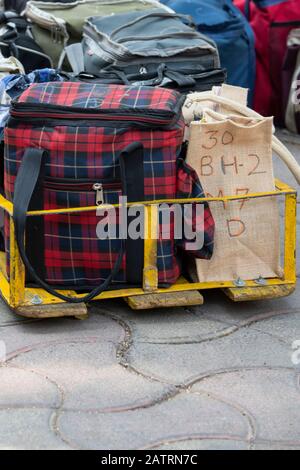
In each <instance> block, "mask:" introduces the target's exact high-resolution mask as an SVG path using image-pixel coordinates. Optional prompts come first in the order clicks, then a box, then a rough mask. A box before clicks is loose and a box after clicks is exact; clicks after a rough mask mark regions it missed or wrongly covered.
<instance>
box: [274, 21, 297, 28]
mask: <svg viewBox="0 0 300 470" xmlns="http://www.w3.org/2000/svg"><path fill="white" fill-rule="evenodd" d="M270 26H271V28H284V27H288V26H300V20H295V21H282V22H281V21H274V22H273V23H271V25H270Z"/></svg>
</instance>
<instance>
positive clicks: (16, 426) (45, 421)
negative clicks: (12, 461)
mask: <svg viewBox="0 0 300 470" xmlns="http://www.w3.org/2000/svg"><path fill="white" fill-rule="evenodd" d="M52 415H53V412H51V411H48V410H38V409H36V410H28V409H7V410H0V449H2V450H4V449H5V450H47V449H49V450H54V449H55V450H68V449H69V448H70V447H69V446H68V445H67V444H65V443H64V442H63V441H62V440H61V439H60V438H59V437H58V436H57V435H56V434H55V433H54V432H53V431H52V430H51V429H50V422H51V417H52Z"/></svg>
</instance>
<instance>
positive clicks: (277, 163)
mask: <svg viewBox="0 0 300 470" xmlns="http://www.w3.org/2000/svg"><path fill="white" fill-rule="evenodd" d="M278 137H279V138H280V139H281V140H282V141H283V143H284V145H286V146H287V147H288V149H289V150H290V152H291V153H292V154H293V155H294V157H295V158H296V160H297V161H298V163H300V147H299V143H298V142H297V141H296V140H295V139H294V138H293V136H288V135H287V134H285V135H283V134H282V133H281V132H280V133H279V134H278ZM273 162H274V172H275V176H276V177H277V178H279V179H280V180H281V181H283V182H284V183H287V184H289V185H290V186H291V187H293V188H296V189H298V184H297V182H296V180H295V178H294V177H293V175H292V173H291V172H290V170H289V169H288V167H287V166H286V165H285V164H284V163H283V162H282V161H281V159H280V158H279V157H277V156H275V157H274V158H273ZM298 199H299V195H298ZM299 200H300V199H299Z"/></svg>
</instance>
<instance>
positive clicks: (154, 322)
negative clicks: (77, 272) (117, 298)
mask: <svg viewBox="0 0 300 470" xmlns="http://www.w3.org/2000/svg"><path fill="white" fill-rule="evenodd" d="M98 309H99V311H100V312H101V311H103V309H104V311H105V312H108V311H111V312H112V313H114V314H117V316H118V317H120V318H122V320H124V321H125V322H126V323H127V324H128V325H129V326H130V329H131V330H132V333H133V337H134V341H135V342H142V343H143V342H145V343H161V344H164V343H175V344H177V343H181V342H195V341H200V340H201V339H204V338H206V337H208V336H211V335H215V334H217V333H219V332H222V331H223V330H224V329H226V328H228V325H227V324H226V323H224V322H222V321H218V320H214V319H213V317H211V318H209V319H207V318H205V317H204V315H203V313H202V310H201V308H199V309H197V310H194V309H189V308H166V309H158V310H153V311H145V312H143V311H141V312H136V311H132V310H130V308H129V307H128V306H127V305H126V304H119V305H118V310H117V313H116V312H115V305H114V303H112V302H110V303H106V304H105V306H104V307H102V305H101V302H100V303H99V304H98Z"/></svg>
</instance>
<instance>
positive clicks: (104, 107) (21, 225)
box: [0, 0, 255, 303]
mask: <svg viewBox="0 0 300 470" xmlns="http://www.w3.org/2000/svg"><path fill="white" fill-rule="evenodd" d="M7 3H10V5H9V7H10V8H12V9H13V10H12V11H8V10H7V8H6V10H5V11H4V13H3V14H2V15H1V22H2V23H1V24H2V28H1V33H0V34H1V37H0V48H1V52H2V54H3V56H4V57H3V60H4V62H5V61H6V60H10V59H9V57H10V56H14V57H15V60H17V61H19V62H17V64H20V67H22V65H21V64H22V63H23V65H24V69H25V70H20V74H18V75H16V74H14V75H13V78H12V80H11V77H9V76H6V77H5V78H4V80H3V81H2V82H1V83H2V86H3V87H4V88H6V91H7V95H8V96H9V97H10V98H12V99H13V101H12V103H11V107H10V113H9V115H8V113H7V109H6V115H5V120H6V121H5V126H4V125H3V127H5V128H4V145H5V152H4V154H5V156H4V157H3V163H4V194H5V197H6V198H7V199H8V200H9V201H11V202H13V205H14V213H13V217H12V219H13V221H14V227H15V236H16V241H17V245H18V249H19V252H20V255H21V258H22V260H23V263H24V265H25V267H26V282H27V283H31V284H33V285H35V286H39V287H42V288H43V289H44V290H46V291H47V292H49V293H50V294H52V295H54V296H56V297H58V298H59V299H61V300H64V301H69V302H75V303H77V302H83V301H89V300H91V299H93V298H94V297H96V296H98V294H99V293H101V292H103V291H104V290H107V289H108V288H118V287H119V286H128V287H132V286H134V287H136V286H138V287H140V286H142V285H143V279H144V277H143V275H144V273H143V267H144V255H145V253H144V240H143V238H138V239H135V238H131V237H128V236H127V229H128V228H129V225H130V223H131V221H132V215H130V211H129V210H128V208H126V206H125V205H124V206H123V205H122V204H123V203H122V204H121V205H120V206H119V207H118V209H117V211H116V214H117V218H116V219H114V221H113V223H112V226H113V228H114V233H113V234H112V236H109V237H108V238H105V237H100V236H98V232H99V231H100V232H101V233H102V232H103V230H104V228H105V224H107V223H108V220H110V219H109V217H110V215H109V214H110V213H109V210H108V209H107V210H106V212H105V211H104V213H103V212H101V210H102V207H104V206H105V207H106V206H110V207H111V206H112V205H117V204H118V203H119V201H120V197H121V196H125V197H126V198H127V202H128V203H135V202H137V201H146V202H147V201H148V202H149V201H164V200H174V199H178V198H179V199H181V200H185V199H189V198H197V199H198V204H199V201H201V199H203V198H204V197H205V194H204V191H203V189H202V186H201V181H200V180H199V177H198V174H197V173H196V172H195V171H194V170H193V169H192V168H191V167H190V166H189V165H188V164H187V163H186V159H185V157H186V147H187V145H186V142H185V138H186V135H187V130H188V129H187V126H186V125H185V123H184V119H183V115H182V106H183V103H184V101H185V98H186V95H187V94H188V93H190V92H200V93H198V94H199V95H201V92H206V91H211V90H213V92H212V93H215V94H216V95H217V94H218V93H222V88H221V87H220V86H221V85H222V84H223V83H224V81H225V80H226V70H225V68H223V67H224V65H225V66H226V68H227V69H228V72H229V81H230V83H233V84H235V85H240V86H244V87H247V88H249V89H250V92H251V90H252V89H253V77H254V70H255V67H254V60H253V35H252V33H251V29H250V26H249V24H248V23H247V22H246V20H245V18H244V17H243V16H242V14H241V13H240V12H239V11H238V10H237V9H236V8H235V7H234V6H233V4H232V2H230V1H227V0H222V1H221V2H216V1H215V0H212V1H211V2H210V3H209V4H207V2H204V1H202V0H200V1H199V2H195V1H193V0H191V1H189V2H188V1H186V2H184V1H178V2H177V1H167V0H165V1H164V3H165V4H166V5H162V4H160V3H159V2H157V1H156V0H111V1H108V0H78V1H76V0H60V1H59V2H54V1H32V0H30V1H27V2H26V1H19V2H18V1H16V2H6V4H5V6H6V7H7ZM173 9H174V10H176V12H175V11H173ZM204 11H205V14H203V12H204ZM190 13H192V14H193V18H192V17H191V16H190V15H189V14H190ZM187 14H188V15H187ZM220 56H221V62H220ZM241 57H242V58H243V60H241ZM24 72H25V73H24ZM3 91H4V90H3ZM227 92H228V93H230V92H231V89H230V87H229V88H228V89H227ZM194 96H195V97H197V96H198V95H197V93H196V94H195V95H194ZM209 96H210V95H209ZM195 99H196V100H197V98H195ZM201 118H202V115H201V114H200V115H199V116H198V115H197V116H196V115H195V114H193V115H192V117H191V119H192V120H193V121H195V120H197V119H201ZM211 140H212V141H213V138H212V139H211ZM209 148H210V147H209ZM2 173H3V171H2ZM169 205H170V203H169ZM200 206H201V208H202V209H203V210H202V212H201V213H200V214H199V213H198V211H197V210H196V206H195V204H192V205H191V212H190V213H189V214H188V216H187V215H186V214H185V213H182V214H181V224H182V225H184V224H187V225H188V226H189V227H190V228H189V233H192V234H194V235H195V229H197V230H198V231H200V232H201V238H202V239H203V243H202V245H201V246H197V248H193V249H190V246H191V243H190V240H189V239H187V238H186V237H185V233H183V234H181V237H179V238H178V237H175V233H174V221H173V219H172V220H171V219H170V227H171V229H170V231H169V232H168V236H166V227H165V221H164V219H163V217H162V214H161V213H159V219H158V238H157V242H156V243H157V266H156V268H157V285H158V286H159V287H166V286H170V285H172V284H174V283H175V282H176V281H177V279H178V278H179V277H180V275H181V274H182V269H183V268H182V259H184V258H185V257H186V255H187V253H188V254H189V256H191V257H192V258H202V259H204V260H209V259H210V258H211V257H212V254H213V248H214V220H213V217H212V213H211V211H210V207H209V205H208V204H207V202H201V203H200ZM82 207H85V208H87V207H88V208H93V210H89V211H84V212H80V210H79V209H80V208H82ZM66 208H67V209H73V210H74V212H72V213H68V214H65V213H64V212H63V209H66ZM29 210H46V211H48V210H52V211H58V212H57V213H55V214H54V213H52V214H46V215H44V216H43V217H27V212H28V211H29ZM140 210H141V216H142V221H143V222H145V213H144V210H143V209H140ZM107 211H108V212H107ZM124 214H125V215H126V217H125V219H124ZM107 217H108V219H107ZM177 222H178V220H177ZM109 223H110V224H111V221H110V222H109ZM199 227H200V228H199ZM124 230H125V237H124V236H122V233H123V231H124ZM196 236H197V233H196ZM10 237H11V232H10V229H9V217H8V216H6V218H5V227H4V241H5V252H6V262H7V277H9V276H10V273H11V269H12V268H11V266H12V260H11V246H12V243H11V239H10ZM25 240H26V246H25ZM64 289H66V290H70V289H72V290H75V291H84V292H87V294H86V295H85V296H84V297H80V299H78V298H73V297H70V295H68V294H64V293H63V292H62V291H63V290H64Z"/></svg>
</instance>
